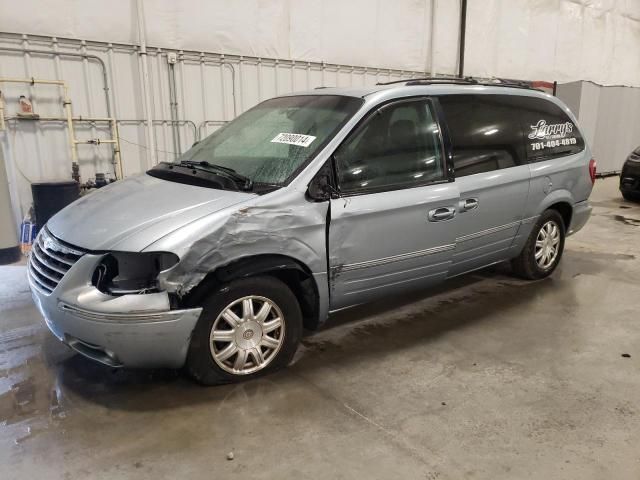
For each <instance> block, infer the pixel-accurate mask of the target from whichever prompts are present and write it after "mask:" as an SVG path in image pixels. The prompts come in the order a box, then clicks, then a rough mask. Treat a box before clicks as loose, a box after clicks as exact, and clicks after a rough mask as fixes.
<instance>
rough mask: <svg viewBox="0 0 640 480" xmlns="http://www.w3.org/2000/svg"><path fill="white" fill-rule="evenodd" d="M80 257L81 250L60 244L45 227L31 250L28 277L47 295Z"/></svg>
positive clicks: (82, 253)
mask: <svg viewBox="0 0 640 480" xmlns="http://www.w3.org/2000/svg"><path fill="white" fill-rule="evenodd" d="M82 255H84V252H83V251H82V250H79V249H77V248H75V247H72V246H70V245H67V244H65V243H63V242H61V241H60V240H58V239H57V238H55V237H54V236H53V235H51V234H50V233H49V232H48V231H47V229H46V227H45V228H43V229H42V231H41V232H40V234H39V235H38V238H36V241H35V242H34V243H33V247H32V248H31V254H30V255H29V275H31V279H32V280H33V282H34V284H35V286H36V287H37V288H38V289H39V290H40V291H42V293H44V294H45V295H49V294H50V293H51V292H52V291H53V289H54V288H56V287H57V286H58V283H60V280H62V277H64V275H65V273H67V272H68V271H69V269H70V268H71V267H72V266H73V264H74V263H76V262H77V261H78V259H79V258H80V257H82Z"/></svg>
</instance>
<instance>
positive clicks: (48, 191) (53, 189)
mask: <svg viewBox="0 0 640 480" xmlns="http://www.w3.org/2000/svg"><path fill="white" fill-rule="evenodd" d="M31 194H32V196H33V213H34V215H35V217H36V218H35V223H36V225H37V226H38V227H39V228H40V227H42V226H44V225H45V224H46V223H47V222H48V221H49V219H50V218H51V217H53V216H54V215H55V214H56V213H58V212H59V211H60V210H62V209H63V208H64V207H66V206H67V205H69V204H70V203H72V202H73V201H75V200H77V199H78V198H79V197H80V184H78V182H76V181H65V182H43V183H33V184H31Z"/></svg>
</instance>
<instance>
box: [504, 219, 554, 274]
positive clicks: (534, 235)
mask: <svg viewBox="0 0 640 480" xmlns="http://www.w3.org/2000/svg"><path fill="white" fill-rule="evenodd" d="M564 239H565V225H564V221H563V220H562V216H561V215H560V214H559V213H558V212H557V211H555V210H547V211H545V212H544V213H543V214H542V215H540V218H539V219H538V221H537V222H536V224H535V226H534V227H533V230H532V231H531V234H530V235H529V238H528V239H527V243H526V244H525V246H524V248H523V249H522V252H520V255H518V256H517V257H516V258H514V259H513V260H512V261H511V265H512V268H513V271H514V273H515V274H516V275H518V276H519V277H522V278H526V279H529V280H537V279H540V278H544V277H547V276H549V275H551V273H552V272H553V271H554V270H555V269H556V267H557V266H558V263H559V262H560V258H561V257H562V252H563V250H564Z"/></svg>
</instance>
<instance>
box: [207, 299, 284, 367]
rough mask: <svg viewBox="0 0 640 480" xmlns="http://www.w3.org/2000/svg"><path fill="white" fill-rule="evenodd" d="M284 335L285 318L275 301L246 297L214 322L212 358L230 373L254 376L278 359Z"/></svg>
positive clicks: (226, 309)
mask: <svg viewBox="0 0 640 480" xmlns="http://www.w3.org/2000/svg"><path fill="white" fill-rule="evenodd" d="M284 332H285V328H284V316H283V315H282V311H281V310H280V308H279V307H278V306H277V305H276V304H275V302H273V301H272V300H270V299H268V298H266V297H261V296H256V295H251V296H247V297H243V298H240V299H238V300H235V301H234V302H232V303H230V304H229V305H227V306H226V307H225V308H224V309H223V310H222V313H221V314H220V315H219V316H218V318H216V321H215V322H213V327H212V328H211V334H210V337H209V345H210V349H211V355H212V357H213V359H214V361H215V362H216V363H217V364H218V366H219V367H220V368H222V369H223V370H224V371H226V372H228V373H231V374H234V375H248V374H251V373H255V372H257V371H259V370H262V369H263V368H265V367H266V366H267V365H269V363H271V361H272V360H273V359H274V358H275V357H276V356H277V354H278V351H279V350H280V347H282V344H283V342H284Z"/></svg>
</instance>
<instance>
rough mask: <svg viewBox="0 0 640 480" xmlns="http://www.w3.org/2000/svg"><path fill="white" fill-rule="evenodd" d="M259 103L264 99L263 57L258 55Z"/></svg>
mask: <svg viewBox="0 0 640 480" xmlns="http://www.w3.org/2000/svg"><path fill="white" fill-rule="evenodd" d="M256 68H257V71H258V103H260V102H261V101H262V58H260V57H258V65H257V66H256Z"/></svg>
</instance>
